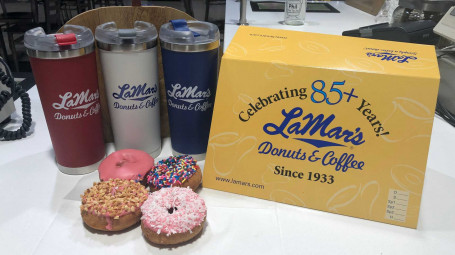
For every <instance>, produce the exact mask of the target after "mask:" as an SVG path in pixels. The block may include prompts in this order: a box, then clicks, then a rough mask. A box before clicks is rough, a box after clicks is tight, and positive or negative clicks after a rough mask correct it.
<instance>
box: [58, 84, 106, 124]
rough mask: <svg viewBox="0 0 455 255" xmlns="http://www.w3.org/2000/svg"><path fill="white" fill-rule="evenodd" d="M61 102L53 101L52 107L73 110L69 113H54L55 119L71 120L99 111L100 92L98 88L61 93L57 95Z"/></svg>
mask: <svg viewBox="0 0 455 255" xmlns="http://www.w3.org/2000/svg"><path fill="white" fill-rule="evenodd" d="M59 97H60V99H61V102H60V103H53V104H52V107H53V108H54V109H56V110H62V109H63V110H67V111H71V110H75V111H72V112H70V113H68V112H65V113H63V114H62V113H60V112H56V113H54V118H55V119H56V120H72V119H80V118H84V117H87V116H91V115H96V114H98V113H99V112H100V108H101V107H100V103H99V98H100V94H99V92H98V90H96V91H95V92H90V89H87V90H86V91H82V92H80V93H73V92H66V93H65V94H63V95H59Z"/></svg>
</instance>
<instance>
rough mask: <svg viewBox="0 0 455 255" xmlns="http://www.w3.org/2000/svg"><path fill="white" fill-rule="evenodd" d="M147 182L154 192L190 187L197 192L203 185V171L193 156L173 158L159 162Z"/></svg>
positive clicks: (148, 176)
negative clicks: (170, 188) (163, 189)
mask: <svg viewBox="0 0 455 255" xmlns="http://www.w3.org/2000/svg"><path fill="white" fill-rule="evenodd" d="M146 181H147V184H148V186H149V187H150V191H152V192H153V191H156V190H159V189H162V188H169V187H190V188H191V189H192V190H194V191H195V190H196V189H197V188H198V187H199V185H200V184H201V181H202V171H201V169H200V168H199V166H198V165H197V162H196V160H194V159H193V157H191V156H188V155H181V156H176V157H174V156H171V157H169V158H167V159H163V160H161V161H159V162H158V163H157V164H156V165H155V166H154V167H153V168H152V170H151V171H150V173H149V174H148V175H147V179H146Z"/></svg>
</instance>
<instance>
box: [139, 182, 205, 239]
mask: <svg viewBox="0 0 455 255" xmlns="http://www.w3.org/2000/svg"><path fill="white" fill-rule="evenodd" d="M141 211H142V217H141V228H142V233H143V234H144V237H145V238H146V239H147V240H148V241H150V242H152V243H155V244H163V245H168V244H179V243H183V242H186V241H188V240H191V239H192V238H194V237H195V236H197V235H198V234H199V233H200V232H201V231H202V229H203V226H204V223H205V220H206V216H207V207H206V206H205V202H204V200H203V199H202V198H201V197H200V196H199V195H198V194H196V193H195V192H194V191H192V190H191V189H189V188H179V187H174V188H164V189H161V190H159V191H157V192H153V193H151V194H150V195H149V197H148V199H147V200H146V201H145V202H144V204H143V205H142V206H141Z"/></svg>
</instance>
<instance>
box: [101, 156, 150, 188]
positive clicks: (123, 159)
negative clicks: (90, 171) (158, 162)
mask: <svg viewBox="0 0 455 255" xmlns="http://www.w3.org/2000/svg"><path fill="white" fill-rule="evenodd" d="M154 164H155V160H154V159H153V157H152V156H150V155H149V154H148V153H147V152H145V151H141V150H135V149H124V150H119V151H116V152H114V153H112V154H110V155H109V156H107V157H106V158H105V159H104V160H103V161H102V162H101V164H100V166H99V168H98V171H99V174H100V180H101V181H107V180H109V179H122V180H134V181H138V182H140V181H142V180H143V179H144V177H145V175H146V174H147V173H148V172H149V171H150V169H152V168H153V166H154Z"/></svg>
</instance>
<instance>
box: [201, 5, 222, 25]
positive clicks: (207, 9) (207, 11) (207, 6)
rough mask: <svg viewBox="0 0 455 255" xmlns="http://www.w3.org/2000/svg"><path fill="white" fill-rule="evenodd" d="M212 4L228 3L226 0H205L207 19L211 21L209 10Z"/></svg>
mask: <svg viewBox="0 0 455 255" xmlns="http://www.w3.org/2000/svg"><path fill="white" fill-rule="evenodd" d="M211 5H226V0H205V21H209V12H210V6H211ZM223 23H224V21H223Z"/></svg>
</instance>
